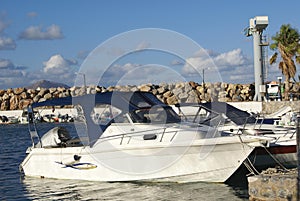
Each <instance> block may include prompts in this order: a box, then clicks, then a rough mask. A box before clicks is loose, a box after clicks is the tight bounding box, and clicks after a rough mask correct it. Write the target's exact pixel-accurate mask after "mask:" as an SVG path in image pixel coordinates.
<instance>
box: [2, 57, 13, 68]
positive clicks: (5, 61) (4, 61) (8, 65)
mask: <svg viewBox="0 0 300 201" xmlns="http://www.w3.org/2000/svg"><path fill="white" fill-rule="evenodd" d="M14 67H15V65H14V64H13V63H12V62H11V61H10V60H9V59H0V69H7V68H14Z"/></svg>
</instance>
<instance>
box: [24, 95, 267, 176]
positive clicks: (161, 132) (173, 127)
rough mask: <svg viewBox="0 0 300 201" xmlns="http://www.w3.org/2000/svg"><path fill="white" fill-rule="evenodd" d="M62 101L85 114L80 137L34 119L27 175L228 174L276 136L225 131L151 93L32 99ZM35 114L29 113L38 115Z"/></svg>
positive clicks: (79, 127) (50, 102) (51, 102)
mask: <svg viewBox="0 0 300 201" xmlns="http://www.w3.org/2000/svg"><path fill="white" fill-rule="evenodd" d="M54 105H74V106H75V107H76V108H77V111H78V114H77V116H76V120H79V122H78V123H74V125H75V126H76V129H77V134H78V136H79V137H78V138H72V137H70V135H69V132H68V131H67V130H66V129H65V128H62V127H59V126H58V127H55V128H52V129H51V130H50V131H48V132H46V133H45V134H44V135H43V136H41V137H40V135H39V134H38V133H37V130H36V127H35V124H34V122H32V121H30V123H31V124H30V125H29V128H30V134H31V137H32V142H33V145H32V147H29V148H28V150H27V156H26V158H25V159H24V160H23V162H22V163H21V164H20V170H21V171H22V172H23V173H24V174H25V175H26V176H34V177H45V178H57V179H79V180H96V181H136V180H142V181H172V182H196V181H209V182H225V181H226V180H227V179H228V178H229V177H230V176H231V175H232V174H234V172H235V171H236V170H237V169H238V168H239V167H240V166H241V164H243V161H244V160H245V159H246V158H247V157H248V156H249V155H250V154H251V152H252V151H253V150H254V149H255V147H258V146H261V143H267V141H268V140H267V139H260V138H249V137H248V136H247V135H232V136H221V135H220V132H219V131H218V130H217V129H215V128H213V127H210V126H207V125H204V124H203V125H199V124H192V123H189V122H182V121H181V119H180V117H179V116H178V115H177V114H176V113H175V112H174V111H173V110H172V108H171V107H169V106H167V105H165V104H163V103H162V102H160V101H159V100H158V99H157V98H156V97H155V96H154V95H153V94H151V93H144V92H107V93H101V94H95V95H86V96H81V97H73V98H72V97H66V98H60V99H53V100H48V101H45V102H40V103H34V104H32V107H41V106H54ZM30 110H32V108H29V111H30ZM31 115H32V113H30V112H29V118H28V119H33V118H32V117H31ZM70 124H71V123H70ZM85 133H86V134H85Z"/></svg>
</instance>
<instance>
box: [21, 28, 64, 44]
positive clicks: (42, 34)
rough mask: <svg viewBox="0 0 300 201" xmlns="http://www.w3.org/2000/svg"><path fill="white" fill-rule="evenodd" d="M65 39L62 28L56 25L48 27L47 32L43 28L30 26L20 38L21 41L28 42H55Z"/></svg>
mask: <svg viewBox="0 0 300 201" xmlns="http://www.w3.org/2000/svg"><path fill="white" fill-rule="evenodd" d="M63 37H64V36H63V34H62V31H61V29H60V27H59V26H57V25H55V24H53V25H51V26H49V27H47V28H46V29H45V30H43V29H42V27H41V26H30V27H28V28H27V29H26V30H25V31H23V32H22V33H21V34H20V36H19V38H20V39H26V40H54V39H61V38H63Z"/></svg>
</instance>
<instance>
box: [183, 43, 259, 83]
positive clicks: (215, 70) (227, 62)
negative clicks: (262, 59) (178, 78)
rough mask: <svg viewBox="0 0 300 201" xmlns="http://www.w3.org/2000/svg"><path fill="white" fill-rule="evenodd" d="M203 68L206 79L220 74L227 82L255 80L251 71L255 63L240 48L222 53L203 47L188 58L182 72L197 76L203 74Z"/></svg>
mask: <svg viewBox="0 0 300 201" xmlns="http://www.w3.org/2000/svg"><path fill="white" fill-rule="evenodd" d="M203 69H204V70H205V72H206V75H207V76H206V78H205V79H210V78H211V79H212V80H213V78H216V77H217V74H218V75H220V76H221V78H222V80H223V81H225V82H235V83H238V82H240V83H244V82H252V81H253V80H254V78H253V77H254V75H253V73H251V72H253V63H252V61H250V59H249V58H248V57H247V56H245V55H244V54H243V52H242V50H241V49H239V48H238V49H234V50H231V51H229V52H225V53H221V54H218V53H216V52H213V51H211V50H205V49H201V50H199V51H198V52H196V53H195V55H194V56H193V57H190V58H188V59H186V63H185V65H184V66H183V68H182V73H183V74H184V75H186V76H197V74H198V75H202V70H203ZM246 74H247V76H245V75H246ZM252 78H253V79H252ZM207 81H209V80H207Z"/></svg>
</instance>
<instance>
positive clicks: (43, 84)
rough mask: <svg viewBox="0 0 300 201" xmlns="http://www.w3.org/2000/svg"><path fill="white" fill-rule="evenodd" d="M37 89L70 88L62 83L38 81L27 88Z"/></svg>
mask: <svg viewBox="0 0 300 201" xmlns="http://www.w3.org/2000/svg"><path fill="white" fill-rule="evenodd" d="M38 87H40V88H57V87H64V88H70V87H69V86H68V85H66V84H63V83H58V82H51V81H48V80H40V81H37V82H36V83H34V84H32V85H30V86H27V87H26V88H27V89H37V88H38Z"/></svg>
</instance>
